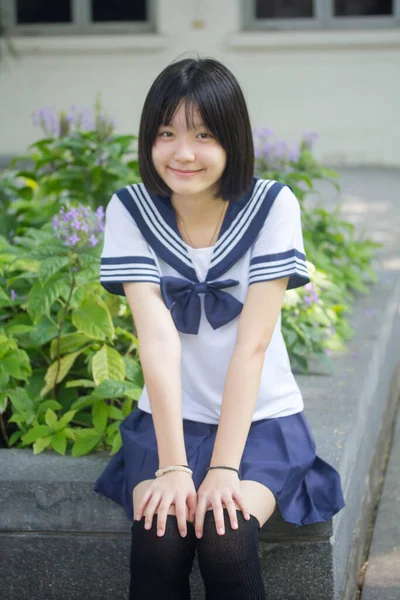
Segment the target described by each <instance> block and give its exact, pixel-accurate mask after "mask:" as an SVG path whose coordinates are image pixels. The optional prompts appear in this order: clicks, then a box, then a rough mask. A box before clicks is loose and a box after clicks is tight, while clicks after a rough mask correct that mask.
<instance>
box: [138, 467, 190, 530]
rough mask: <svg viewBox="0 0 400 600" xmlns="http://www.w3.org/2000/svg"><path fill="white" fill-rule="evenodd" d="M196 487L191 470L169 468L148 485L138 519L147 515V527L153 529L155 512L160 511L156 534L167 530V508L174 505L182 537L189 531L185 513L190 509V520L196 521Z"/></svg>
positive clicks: (141, 502) (139, 508)
mask: <svg viewBox="0 0 400 600" xmlns="http://www.w3.org/2000/svg"><path fill="white" fill-rule="evenodd" d="M196 503H197V496H196V489H195V487H194V483H193V479H192V477H191V476H190V475H189V474H188V473H184V472H182V471H170V472H169V473H165V474H164V475H162V476H161V477H157V478H156V479H154V481H153V482H152V483H151V484H150V486H149V487H148V488H147V490H146V492H145V494H144V496H143V498H142V500H141V501H140V503H139V506H138V507H137V510H136V517H135V518H136V520H137V521H140V519H141V518H142V517H143V515H145V529H151V525H152V522H153V517H154V514H155V513H156V512H157V535H158V536H162V535H164V533H165V523H166V521H167V515H168V510H169V507H170V506H171V505H175V514H176V518H177V522H178V529H179V532H180V534H181V536H182V537H185V536H186V534H187V527H186V516H187V508H188V509H189V519H188V520H189V521H191V522H193V520H194V516H195V513H196Z"/></svg>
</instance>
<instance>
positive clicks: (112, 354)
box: [92, 344, 125, 385]
mask: <svg viewBox="0 0 400 600" xmlns="http://www.w3.org/2000/svg"><path fill="white" fill-rule="evenodd" d="M92 373H93V379H94V381H95V383H96V384H97V385H98V384H99V383H101V382H102V381H104V380H106V379H113V380H117V381H123V380H124V379H125V362H124V359H123V358H122V356H121V355H120V353H119V352H118V351H117V350H114V348H111V347H110V346H107V345H106V344H105V345H104V346H103V347H102V348H101V350H99V351H98V352H96V354H95V355H94V356H93V358H92Z"/></svg>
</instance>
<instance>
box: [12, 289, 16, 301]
mask: <svg viewBox="0 0 400 600" xmlns="http://www.w3.org/2000/svg"><path fill="white" fill-rule="evenodd" d="M16 297H17V294H16V293H15V292H14V290H11V302H14V300H15V298H16Z"/></svg>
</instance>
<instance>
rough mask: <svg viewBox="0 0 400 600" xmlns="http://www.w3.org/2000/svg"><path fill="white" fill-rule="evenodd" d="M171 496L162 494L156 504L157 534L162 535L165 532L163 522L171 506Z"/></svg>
mask: <svg viewBox="0 0 400 600" xmlns="http://www.w3.org/2000/svg"><path fill="white" fill-rule="evenodd" d="M172 499H173V496H169V495H168V496H164V497H163V498H162V500H161V502H160V504H159V505H158V510H157V535H158V536H162V535H164V533H165V524H166V522H167V515H168V511H169V507H170V506H171V502H172Z"/></svg>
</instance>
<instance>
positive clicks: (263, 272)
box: [94, 178, 345, 525]
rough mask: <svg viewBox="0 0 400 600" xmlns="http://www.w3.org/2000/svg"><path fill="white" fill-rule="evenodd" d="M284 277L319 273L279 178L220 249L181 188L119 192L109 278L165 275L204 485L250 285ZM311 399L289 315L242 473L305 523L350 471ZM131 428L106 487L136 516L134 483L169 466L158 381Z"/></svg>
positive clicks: (102, 489) (263, 184)
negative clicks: (326, 437) (205, 237)
mask: <svg viewBox="0 0 400 600" xmlns="http://www.w3.org/2000/svg"><path fill="white" fill-rule="evenodd" d="M282 277H289V283H288V289H291V288H296V287H299V286H302V285H305V284H306V283H308V282H309V281H310V279H309V276H308V273H307V264H306V257H305V253H304V244H303V236H302V229H301V215H300V206H299V203H298V200H297V199H296V197H295V196H294V194H293V193H292V191H291V190H290V188H289V187H287V186H284V185H282V184H280V183H278V182H276V181H269V180H263V179H259V178H254V179H253V183H252V186H251V189H250V190H249V192H248V193H246V194H245V195H244V196H243V197H242V198H241V199H240V200H238V201H233V202H230V204H229V207H228V210H227V211H226V214H225V217H224V221H223V224H222V227H221V231H220V233H219V237H218V240H217V242H216V245H215V246H213V247H210V248H197V249H194V248H191V247H189V246H188V245H187V244H185V242H184V241H183V239H182V237H181V235H180V232H179V229H178V227H177V223H176V218H175V213H174V210H173V207H172V204H171V201H170V198H169V197H166V196H158V195H155V194H152V193H150V192H148V191H147V190H146V188H145V186H144V185H143V184H134V185H128V186H126V187H125V188H123V189H121V190H119V191H118V192H116V193H115V194H114V195H113V197H112V199H111V201H110V203H109V205H108V207H107V210H106V225H105V237H104V247H103V252H102V258H101V277H100V281H101V283H102V285H103V286H104V287H105V288H106V289H107V290H108V291H109V292H111V293H113V294H122V295H123V294H124V291H123V286H122V283H123V282H128V281H147V282H153V283H156V284H159V285H160V289H161V293H162V297H163V299H164V302H165V304H166V306H167V307H168V308H169V310H170V313H171V316H172V318H173V320H174V323H175V325H176V328H177V330H178V332H179V336H180V340H181V348H182V352H181V356H182V358H181V386H182V415H183V428H184V439H185V446H186V452H187V458H188V464H189V466H190V468H191V469H192V470H193V480H194V484H195V486H196V489H198V487H199V486H200V484H201V482H202V481H203V479H204V477H205V476H206V469H207V467H208V466H209V465H210V460H211V455H212V450H213V445H214V441H215V436H216V431H217V426H218V422H219V415H220V408H221V403H222V396H223V389H224V383H225V379H226V375H227V371H228V366H229V362H230V358H231V355H232V352H233V350H234V347H235V341H236V334H237V327H238V322H239V318H240V313H241V309H242V307H243V303H244V301H245V298H246V294H247V291H248V288H249V286H250V285H253V284H255V283H257V282H259V281H269V280H273V279H277V278H282ZM254 318H257V315H254ZM243 402H246V398H243ZM303 408H304V403H303V398H302V395H301V392H300V390H299V387H298V385H297V383H296V380H295V378H294V376H293V373H292V371H291V368H290V363H289V357H288V353H287V349H286V346H285V342H284V340H283V337H282V333H281V318H280V316H279V318H278V321H277V323H276V326H275V329H274V332H273V334H272V338H271V341H270V344H269V346H268V349H267V350H266V352H265V361H264V365H263V368H262V375H261V381H260V387H259V391H258V395H257V401H256V406H255V410H254V414H253V417H252V424H251V427H250V430H249V434H248V438H247V441H246V445H245V448H244V452H243V457H242V460H241V464H240V468H239V471H240V478H241V479H249V480H254V481H258V482H260V483H262V484H264V485H266V486H268V488H270V490H271V491H272V492H273V494H274V496H275V498H276V501H277V505H278V508H279V511H280V513H281V515H282V518H283V519H284V520H285V521H288V522H290V523H295V524H297V525H306V524H309V523H315V522H322V521H327V520H329V519H331V518H332V516H333V515H335V514H336V513H337V512H338V511H339V510H341V509H342V508H343V507H344V506H345V502H344V499H343V494H342V489H341V481H340V476H339V473H338V472H337V471H336V470H335V469H334V468H333V467H332V466H331V465H329V464H328V463H327V462H325V461H324V460H322V459H321V458H320V457H319V456H318V455H317V454H316V445H315V441H314V438H313V435H312V432H311V430H310V427H309V425H308V423H307V420H306V418H305V416H304V413H303ZM120 431H121V436H122V442H123V445H122V448H121V449H120V450H119V451H118V452H117V453H116V454H115V455H114V456H113V457H112V458H111V459H110V462H109V463H108V465H107V467H106V469H105V470H104V471H103V473H102V474H101V475H100V477H99V478H98V479H97V481H96V484H95V488H94V489H95V491H96V492H99V493H101V494H104V495H105V496H107V497H108V498H111V499H112V500H114V501H115V502H117V503H118V504H120V505H121V506H122V507H123V508H124V510H125V512H126V514H127V516H128V517H129V518H130V519H131V520H133V507H132V489H133V488H134V487H135V486H136V485H137V484H138V483H140V482H141V481H143V480H146V479H153V478H154V473H155V471H156V470H157V468H158V455H157V441H156V436H155V431H154V426H153V421H152V416H151V407H150V402H149V397H148V394H147V389H146V386H144V388H143V392H142V395H141V397H140V399H139V402H138V408H136V409H135V410H134V411H133V412H132V413H131V414H130V415H129V416H128V417H126V419H125V420H124V421H123V422H122V423H121V426H120ZM233 433H234V432H233Z"/></svg>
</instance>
